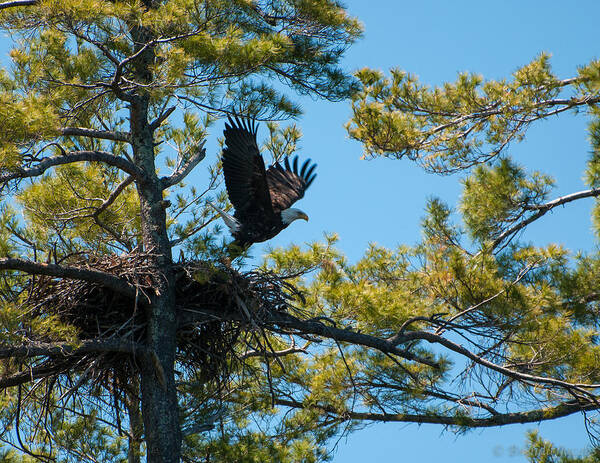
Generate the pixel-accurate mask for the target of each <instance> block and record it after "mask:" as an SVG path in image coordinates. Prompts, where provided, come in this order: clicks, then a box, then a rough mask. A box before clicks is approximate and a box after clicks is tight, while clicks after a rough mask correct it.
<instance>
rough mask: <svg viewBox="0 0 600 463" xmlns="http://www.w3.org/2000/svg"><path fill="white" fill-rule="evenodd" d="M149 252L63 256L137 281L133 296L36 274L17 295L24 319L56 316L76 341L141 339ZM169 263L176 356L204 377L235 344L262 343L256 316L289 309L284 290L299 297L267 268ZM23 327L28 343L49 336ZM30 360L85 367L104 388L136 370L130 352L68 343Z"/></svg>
mask: <svg viewBox="0 0 600 463" xmlns="http://www.w3.org/2000/svg"><path fill="white" fill-rule="evenodd" d="M149 257H151V256H149V255H147V254H142V253H136V254H133V255H126V256H109V257H94V256H76V257H71V258H69V259H68V261H67V263H68V264H69V265H71V266H78V267H82V268H93V269H95V270H101V271H103V272H106V273H110V274H113V275H116V276H118V277H120V278H123V279H125V280H127V281H128V282H129V283H130V284H131V285H133V286H134V287H135V288H136V289H137V295H136V297H134V298H133V297H127V296H124V295H123V294H120V293H117V292H115V291H114V290H112V289H110V288H107V287H104V286H101V285H99V284H95V283H90V282H87V281H83V280H80V281H77V280H67V279H56V278H49V277H36V278H35V279H32V280H31V282H30V285H29V294H28V298H27V300H26V302H25V305H26V306H27V309H28V314H29V315H28V319H31V318H33V317H38V319H39V317H41V318H44V317H46V318H47V317H48V316H52V317H54V318H58V320H60V321H61V322H62V323H64V324H65V325H68V326H71V327H74V328H75V329H76V331H77V338H78V340H80V341H86V340H94V341H100V342H102V341H108V340H119V341H122V342H131V343H132V345H138V346H139V345H143V344H144V338H145V329H146V326H147V323H146V320H147V314H148V310H149V304H150V300H151V297H152V295H153V292H154V291H155V289H154V288H153V286H152V282H153V281H155V279H156V278H157V275H156V272H155V271H154V269H153V268H152V266H151V265H150V263H151V261H152V259H149ZM174 270H175V272H174V273H175V292H176V306H177V312H178V314H177V316H178V321H179V327H178V339H177V360H178V364H179V365H180V367H183V368H185V369H186V370H187V371H188V372H194V375H195V376H196V377H197V378H200V379H202V380H204V381H208V380H211V379H214V378H219V379H222V378H223V377H224V376H227V375H228V370H229V369H230V368H231V365H232V364H233V363H235V359H236V358H237V353H239V352H240V346H242V348H246V347H247V348H251V349H253V350H256V349H257V348H260V347H261V345H262V346H265V345H268V343H264V344H262V343H261V342H260V340H259V337H260V336H259V335H260V333H261V332H262V331H261V328H260V327H261V326H263V323H262V322H263V321H264V320H266V319H268V318H269V314H272V313H273V312H277V311H278V312H281V311H287V310H289V309H290V308H291V305H290V299H291V298H293V297H301V296H300V294H299V293H298V292H297V291H296V290H295V288H294V287H293V286H292V285H291V284H289V283H288V282H286V281H285V279H282V278H279V277H277V276H275V275H273V274H271V273H261V272H248V273H240V272H238V271H236V270H234V269H232V268H230V267H229V266H226V265H222V264H216V263H209V262H194V261H185V262H180V263H177V264H174ZM25 331H27V330H25ZM31 333H32V334H31V336H30V338H31V339H30V341H31V344H32V345H35V344H36V343H40V342H48V341H49V340H50V339H44V337H43V336H40V335H39V334H36V335H34V334H33V331H32V332H31ZM257 333H259V335H257ZM52 341H54V342H56V339H52ZM257 344H258V345H257ZM263 348H264V347H263ZM42 367H43V368H42ZM36 368H38V369H43V370H44V371H45V372H46V373H47V375H55V376H56V375H60V374H64V373H65V372H67V371H69V372H72V371H74V372H77V371H79V372H85V375H87V376H88V377H89V379H92V378H93V379H95V380H96V381H100V382H105V381H108V382H109V383H110V384H111V388H114V387H115V384H116V383H115V381H116V382H118V383H122V384H123V385H125V384H127V383H128V382H129V379H130V378H131V375H134V374H136V371H135V370H136V362H135V355H132V354H130V353H123V352H98V353H92V354H90V353H89V352H86V353H85V354H78V353H77V350H75V351H74V352H73V353H68V354H67V353H65V354H62V355H56V356H48V357H47V358H46V359H45V360H44V361H43V362H42V363H37V367H36Z"/></svg>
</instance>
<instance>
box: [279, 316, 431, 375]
mask: <svg viewBox="0 0 600 463" xmlns="http://www.w3.org/2000/svg"><path fill="white" fill-rule="evenodd" d="M267 323H272V324H274V325H277V326H279V327H280V328H287V329H289V328H291V329H293V330H297V331H298V332H300V333H302V334H313V335H317V336H322V337H325V338H329V339H333V340H335V341H339V342H349V343H351V344H354V345H359V346H364V347H371V348H374V349H377V350H378V351H380V352H383V353H385V354H392V355H397V356H399V357H402V358H404V359H406V360H409V361H413V362H418V363H421V364H423V365H428V366H430V367H432V368H439V367H440V366H439V365H438V364H437V363H436V362H435V361H433V360H431V359H427V358H423V357H419V356H417V355H415V354H413V353H412V352H410V351H408V350H406V349H401V348H399V347H398V346H397V344H394V343H392V342H390V341H388V340H387V339H382V338H378V337H375V336H370V335H368V334H363V333H357V332H356V331H352V330H350V329H340V328H336V327H335V326H331V325H326V324H325V323H323V322H322V321H319V320H300V319H299V318H296V317H294V316H292V315H290V314H285V313H277V312H275V313H272V314H271V316H270V319H269V320H268V321H267Z"/></svg>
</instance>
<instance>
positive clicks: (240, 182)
mask: <svg viewBox="0 0 600 463" xmlns="http://www.w3.org/2000/svg"><path fill="white" fill-rule="evenodd" d="M228 120H229V123H225V130H224V132H223V134H224V135H225V148H224V149H223V174H224V176H225V186H226V187H227V194H228V195H229V201H231V204H233V207H235V217H236V218H238V219H240V220H241V221H244V219H246V218H250V217H253V218H256V215H257V214H263V215H264V216H265V218H266V217H269V216H272V215H273V213H274V211H273V207H272V205H271V196H270V193H269V185H268V184H267V175H266V172H265V164H264V162H263V158H262V156H261V155H260V152H259V150H258V145H257V143H256V133H257V127H256V124H255V123H254V121H250V120H248V119H241V120H240V119H239V118H237V117H236V118H235V119H232V118H231V117H229V118H228Z"/></svg>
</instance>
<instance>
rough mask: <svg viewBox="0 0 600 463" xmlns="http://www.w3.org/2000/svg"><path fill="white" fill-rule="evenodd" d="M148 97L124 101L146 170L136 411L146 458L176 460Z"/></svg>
mask: <svg viewBox="0 0 600 463" xmlns="http://www.w3.org/2000/svg"><path fill="white" fill-rule="evenodd" d="M132 38H133V40H134V42H135V43H136V44H138V45H137V46H138V47H139V48H140V49H141V47H142V46H143V44H144V43H147V42H148V41H149V40H151V38H150V34H149V32H148V30H147V29H144V28H143V27H133V28H132ZM153 60H154V52H153V50H152V48H150V47H148V48H146V50H145V51H143V52H142V53H141V54H140V58H139V59H138V60H137V62H136V66H135V68H134V69H135V71H134V72H135V79H136V80H137V81H138V82H148V81H150V79H151V75H150V70H149V66H150V65H151V64H152V62H153ZM148 108H149V96H148V95H147V94H146V93H145V92H144V90H143V89H139V90H138V91H137V92H136V93H135V94H133V95H131V102H130V106H129V118H130V133H131V143H132V148H133V161H134V164H135V165H136V167H138V168H139V169H141V170H142V171H143V172H145V173H146V175H147V177H146V179H147V180H146V181H138V182H136V186H137V191H138V195H139V199H140V214H141V224H142V239H143V246H144V249H145V250H146V251H148V252H149V253H150V265H151V267H153V269H154V272H153V273H154V277H153V282H152V283H153V288H154V293H153V294H151V295H150V298H151V301H150V302H151V303H150V304H149V306H148V313H147V331H146V347H147V349H148V351H149V353H148V354H146V355H143V356H141V357H140V358H139V359H138V361H139V365H140V379H141V399H142V416H143V419H144V431H145V432H144V434H145V440H146V446H147V461H148V462H149V463H159V462H160V463H171V462H172V463H177V462H179V460H180V453H181V428H180V424H179V408H178V403H177V391H176V388H175V378H174V362H175V347H176V329H177V321H176V317H175V315H176V314H175V294H174V276H173V269H172V258H171V246H170V243H169V238H168V234H167V224H166V211H165V207H166V206H165V202H164V201H163V198H162V184H161V181H160V179H159V178H158V176H157V175H156V166H155V162H154V136H153V131H154V128H153V127H151V125H150V123H149V121H148Z"/></svg>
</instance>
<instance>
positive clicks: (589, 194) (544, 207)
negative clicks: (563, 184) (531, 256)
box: [492, 188, 600, 249]
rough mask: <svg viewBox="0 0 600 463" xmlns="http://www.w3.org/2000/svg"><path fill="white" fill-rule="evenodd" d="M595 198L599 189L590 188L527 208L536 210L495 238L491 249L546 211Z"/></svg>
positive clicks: (598, 194)
mask: <svg viewBox="0 0 600 463" xmlns="http://www.w3.org/2000/svg"><path fill="white" fill-rule="evenodd" d="M596 196H600V188H592V189H590V190H584V191H578V192H577V193H571V194H569V195H565V196H561V197H560V198H556V199H553V200H552V201H549V202H547V203H545V204H540V205H539V206H529V208H528V209H533V210H537V211H538V212H536V213H535V214H533V215H531V216H530V217H527V218H526V219H524V220H522V221H520V222H518V223H517V224H515V225H513V226H512V227H510V228H509V229H508V230H506V231H504V232H502V233H501V234H500V236H498V238H496V239H495V240H494V241H493V243H492V249H493V248H496V247H497V246H498V245H499V244H500V243H502V241H504V240H505V239H506V238H507V237H509V236H511V235H513V234H514V233H517V232H518V231H519V230H522V229H523V228H525V227H526V226H527V225H529V224H530V223H532V222H534V221H536V220H537V219H539V218H540V217H542V216H543V215H545V214H546V213H547V212H548V211H551V210H552V209H554V208H555V207H557V206H560V205H562V204H566V203H570V202H571V201H575V200H578V199H582V198H594V197H596Z"/></svg>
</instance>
